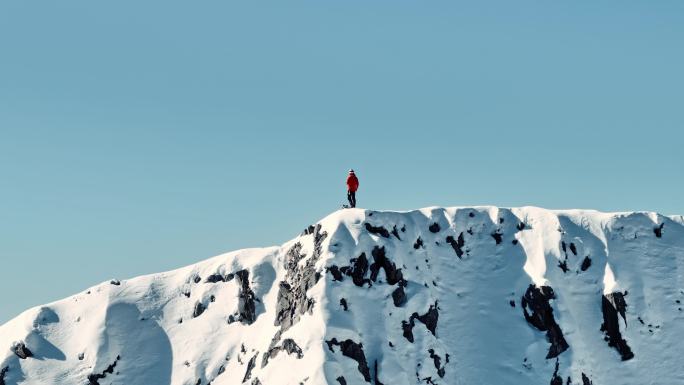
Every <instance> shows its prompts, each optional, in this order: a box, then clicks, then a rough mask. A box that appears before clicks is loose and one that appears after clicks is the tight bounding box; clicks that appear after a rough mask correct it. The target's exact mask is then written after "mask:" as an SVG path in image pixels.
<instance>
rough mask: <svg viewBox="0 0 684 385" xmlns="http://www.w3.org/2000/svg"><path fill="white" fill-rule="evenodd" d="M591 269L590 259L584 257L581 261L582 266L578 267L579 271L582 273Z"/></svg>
mask: <svg viewBox="0 0 684 385" xmlns="http://www.w3.org/2000/svg"><path fill="white" fill-rule="evenodd" d="M590 267H591V258H589V256H586V257H584V260H582V266H580V270H582V271H587V269H589V268H590Z"/></svg>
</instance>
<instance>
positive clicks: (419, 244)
mask: <svg viewBox="0 0 684 385" xmlns="http://www.w3.org/2000/svg"><path fill="white" fill-rule="evenodd" d="M421 247H423V240H422V239H420V237H418V239H416V243H414V244H413V248H414V249H416V250H418V249H420V248H421Z"/></svg>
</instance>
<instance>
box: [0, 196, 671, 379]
mask: <svg viewBox="0 0 684 385" xmlns="http://www.w3.org/2000/svg"><path fill="white" fill-rule="evenodd" d="M644 256H645V257H646V258H647V259H648V260H646V261H644V260H643V259H644ZM668 256H670V257H669V259H668ZM649 262H650V264H649ZM630 263H631V264H630ZM682 263H684V226H682V222H681V216H679V217H678V216H664V215H660V214H657V213H653V212H621V213H603V212H599V211H595V210H546V209H542V208H538V207H532V206H528V207H521V208H498V207H493V206H475V207H450V208H441V207H428V208H424V209H420V210H413V211H405V212H389V211H372V210H362V209H348V210H339V211H336V212H334V213H332V214H330V215H329V216H327V217H325V218H323V219H322V220H320V221H319V222H317V223H316V224H314V225H311V226H309V227H307V228H306V229H305V230H304V232H303V233H302V234H301V235H300V236H299V237H296V238H295V239H293V240H291V241H288V242H286V243H284V244H283V245H281V246H272V247H266V248H251V249H243V250H238V251H234V252H230V253H226V254H222V255H219V256H217V257H213V258H210V259H208V260H205V261H202V262H199V263H196V264H192V265H189V266H186V267H183V268H180V269H176V270H172V271H168V272H164V273H158V274H150V275H145V276H140V277H136V278H132V279H129V280H121V281H119V280H117V279H112V280H111V281H108V282H104V283H102V284H99V285H95V286H93V287H91V288H89V289H87V290H86V291H84V292H82V293H79V294H77V295H74V296H72V297H68V298H66V299H64V300H60V301H56V302H53V303H51V304H47V305H44V306H39V307H35V308H32V309H30V310H27V311H26V312H24V313H22V314H21V315H20V316H18V317H16V318H14V319H13V320H11V321H9V322H8V323H6V324H4V325H2V326H0V373H2V374H0V385H5V384H14V383H26V384H33V383H36V384H37V383H41V384H42V383H64V384H67V383H69V384H71V383H77V384H81V383H83V384H103V385H104V384H115V383H126V384H138V383H140V384H191V385H194V384H209V383H212V384H215V385H221V384H240V383H249V384H253V385H256V384H266V385H268V384H300V383H301V384H343V383H345V384H363V383H376V384H380V383H384V384H469V383H475V382H479V383H492V384H493V383H498V384H518V383H526V384H530V383H531V384H537V383H539V384H546V383H551V384H552V385H556V384H563V383H569V382H571V381H572V380H574V381H575V382H576V383H582V384H590V383H592V382H594V383H597V384H598V383H605V382H606V381H607V380H610V381H617V382H616V383H625V384H631V383H635V384H636V383H643V382H644V381H651V382H652V381H653V378H654V376H656V375H657V376H659V378H660V379H661V380H662V381H663V382H662V383H673V382H672V381H679V380H681V379H684V373H682V370H681V369H677V367H676V365H675V361H676V360H675V359H674V356H676V353H675V351H674V349H675V348H674V347H673V346H672V344H673V343H674V342H675V341H676V340H677V339H678V338H679V336H680V335H681V336H684V317H683V316H682V310H681V307H680V306H678V305H679V304H681V301H682V300H684V288H682V279H681V278H680V274H679V273H678V271H680V270H681V269H682V268H684V266H683V265H682ZM635 264H637V265H638V266H636V267H634V265H635ZM5 349H6V350H5ZM3 351H4V352H3ZM22 356H23V358H22ZM615 373H622V374H621V375H618V376H617V377H616V375H615ZM559 381H560V382H559ZM579 381H581V382H579ZM639 381H641V382H639ZM656 383H660V382H657V381H656Z"/></svg>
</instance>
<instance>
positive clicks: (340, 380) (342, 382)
mask: <svg viewBox="0 0 684 385" xmlns="http://www.w3.org/2000/svg"><path fill="white" fill-rule="evenodd" d="M337 382H339V383H340V385H347V380H345V379H344V377H342V376H339V377H337Z"/></svg>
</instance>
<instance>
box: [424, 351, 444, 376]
mask: <svg viewBox="0 0 684 385" xmlns="http://www.w3.org/2000/svg"><path fill="white" fill-rule="evenodd" d="M428 353H430V358H432V362H433V363H434V364H435V369H437V375H438V376H440V377H442V378H444V375H445V374H446V369H444V367H443V366H442V358H441V357H440V356H438V355H437V354H435V350H434V349H429V350H428Z"/></svg>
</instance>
